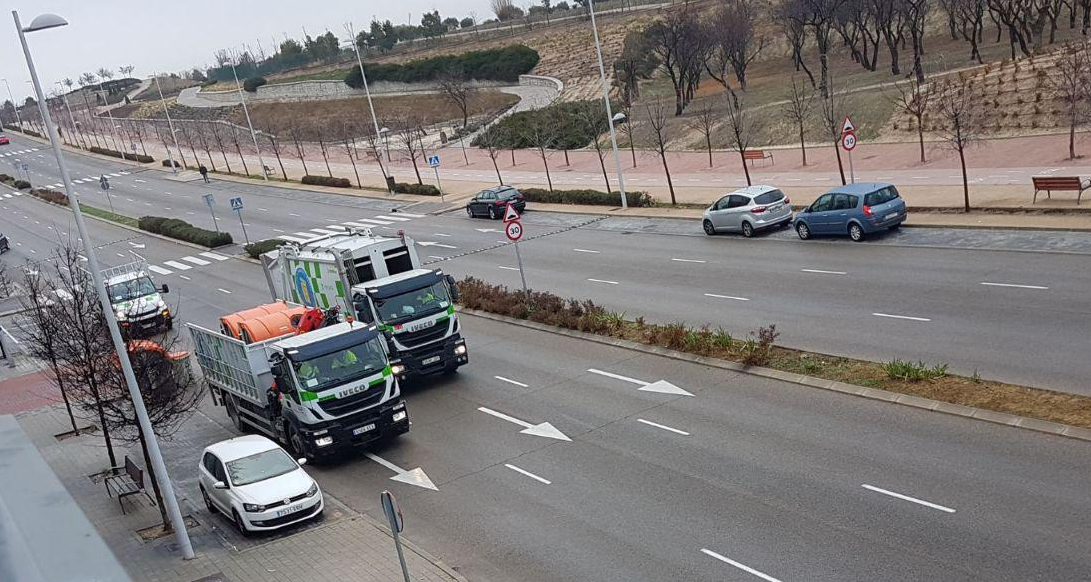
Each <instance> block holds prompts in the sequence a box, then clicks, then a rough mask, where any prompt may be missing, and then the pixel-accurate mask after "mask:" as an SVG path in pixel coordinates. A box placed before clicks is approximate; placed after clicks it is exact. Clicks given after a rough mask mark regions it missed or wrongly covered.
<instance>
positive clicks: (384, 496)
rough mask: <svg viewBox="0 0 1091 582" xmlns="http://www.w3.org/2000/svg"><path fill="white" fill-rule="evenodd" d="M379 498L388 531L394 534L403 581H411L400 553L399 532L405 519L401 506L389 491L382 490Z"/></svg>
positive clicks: (403, 557)
mask: <svg viewBox="0 0 1091 582" xmlns="http://www.w3.org/2000/svg"><path fill="white" fill-rule="evenodd" d="M379 499H380V500H381V501H382V503H383V513H385V514H386V519H387V521H388V522H390V533H391V534H392V535H393V536H394V547H395V548H396V549H397V550H398V562H399V563H401V565H402V576H404V577H405V582H412V581H411V580H410V579H409V568H407V567H406V565H405V555H404V554H403V553H402V540H401V537H400V534H401V533H402V529H403V528H404V527H405V519H404V518H403V517H402V508H401V507H398V500H397V499H396V498H395V497H394V494H393V493H391V492H389V491H385V490H384V491H383V492H382V493H381V494H380V495H379Z"/></svg>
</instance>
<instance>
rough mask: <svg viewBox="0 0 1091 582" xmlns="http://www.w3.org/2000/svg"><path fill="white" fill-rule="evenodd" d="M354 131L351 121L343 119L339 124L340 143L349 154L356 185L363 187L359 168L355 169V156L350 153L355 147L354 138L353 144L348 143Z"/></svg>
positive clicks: (353, 124) (354, 126)
mask: <svg viewBox="0 0 1091 582" xmlns="http://www.w3.org/2000/svg"><path fill="white" fill-rule="evenodd" d="M355 131H356V124H355V123H353V122H351V121H345V122H344V123H343V124H342V125H341V143H342V144H343V145H344V146H345V153H346V154H348V156H349V162H350V163H351V164H352V172H353V173H354V174H356V187H357V188H363V187H364V185H363V183H361V182H360V170H358V169H356V156H354V155H352V150H353V149H355V145H356V144H355V140H353V144H352V145H349V140H350V139H351V137H352V135H353V133H354V132H355Z"/></svg>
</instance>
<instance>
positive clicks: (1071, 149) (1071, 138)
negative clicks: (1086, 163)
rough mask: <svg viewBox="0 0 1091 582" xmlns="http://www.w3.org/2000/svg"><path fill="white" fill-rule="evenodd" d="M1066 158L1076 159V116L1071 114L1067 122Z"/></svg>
mask: <svg viewBox="0 0 1091 582" xmlns="http://www.w3.org/2000/svg"><path fill="white" fill-rule="evenodd" d="M1068 159H1070V160H1074V159H1076V118H1075V116H1073V117H1072V118H1071V119H1070V121H1069V124H1068Z"/></svg>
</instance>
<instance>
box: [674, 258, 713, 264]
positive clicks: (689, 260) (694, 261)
mask: <svg viewBox="0 0 1091 582" xmlns="http://www.w3.org/2000/svg"><path fill="white" fill-rule="evenodd" d="M671 260H672V261H676V262H679V263H704V262H706V261H702V260H700V259H675V258H671Z"/></svg>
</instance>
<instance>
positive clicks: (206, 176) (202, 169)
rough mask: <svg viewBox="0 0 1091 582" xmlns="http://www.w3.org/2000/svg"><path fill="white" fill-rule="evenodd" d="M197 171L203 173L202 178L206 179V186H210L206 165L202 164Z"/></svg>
mask: <svg viewBox="0 0 1091 582" xmlns="http://www.w3.org/2000/svg"><path fill="white" fill-rule="evenodd" d="M197 171H198V172H200V173H201V177H202V178H204V179H205V184H208V168H206V167H205V165H204V164H201V166H200V167H199V168H197Z"/></svg>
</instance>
